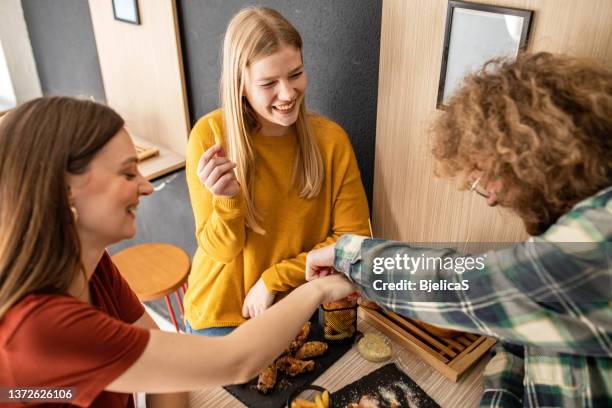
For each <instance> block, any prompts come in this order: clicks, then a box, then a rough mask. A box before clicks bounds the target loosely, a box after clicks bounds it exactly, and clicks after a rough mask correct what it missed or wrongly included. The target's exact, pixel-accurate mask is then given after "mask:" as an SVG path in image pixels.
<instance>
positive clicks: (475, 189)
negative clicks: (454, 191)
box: [470, 176, 490, 198]
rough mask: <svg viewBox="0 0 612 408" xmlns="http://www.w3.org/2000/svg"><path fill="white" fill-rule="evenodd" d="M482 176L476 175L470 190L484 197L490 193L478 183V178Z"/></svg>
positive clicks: (487, 196)
mask: <svg viewBox="0 0 612 408" xmlns="http://www.w3.org/2000/svg"><path fill="white" fill-rule="evenodd" d="M481 178H482V176H480V177H478V178H477V179H476V181H474V182H473V183H472V184H471V185H470V191H473V192H474V193H476V194H478V195H479V196H481V197H484V198H489V196H490V194H489V192H488V191H487V190H485V189H484V187H482V186H481V185H480V179H481Z"/></svg>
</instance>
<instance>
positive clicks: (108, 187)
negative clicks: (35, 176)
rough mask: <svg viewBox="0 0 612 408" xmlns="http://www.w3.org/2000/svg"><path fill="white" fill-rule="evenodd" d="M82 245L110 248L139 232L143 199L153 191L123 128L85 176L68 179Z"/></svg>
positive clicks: (71, 175) (104, 148)
mask: <svg viewBox="0 0 612 408" xmlns="http://www.w3.org/2000/svg"><path fill="white" fill-rule="evenodd" d="M67 182H68V185H69V186H70V202H71V205H73V206H74V207H75V208H76V210H77V213H78V219H77V222H76V227H77V231H78V233H79V237H80V238H81V241H82V242H87V243H91V244H94V245H101V246H103V247H106V246H108V245H111V244H113V243H116V242H119V241H121V240H123V239H128V238H132V237H133V236H134V234H135V233H136V225H135V218H136V217H135V215H136V208H137V206H138V203H139V198H140V196H142V195H149V194H151V193H152V192H153V187H152V186H151V184H150V183H149V182H148V181H147V180H146V179H145V178H144V177H143V176H142V175H141V174H140V173H139V171H138V167H137V164H136V151H135V149H134V144H133V143H132V139H131V138H130V136H129V135H128V133H127V132H126V131H125V129H121V130H120V131H119V132H117V134H116V135H115V136H113V137H112V138H111V139H110V141H109V142H108V143H107V144H106V145H104V147H103V148H102V149H101V150H100V151H99V152H98V153H97V154H96V155H95V156H94V158H93V160H92V161H91V163H90V164H89V166H88V168H87V170H86V171H85V172H84V173H83V174H78V175H73V174H69V175H68V176H67Z"/></svg>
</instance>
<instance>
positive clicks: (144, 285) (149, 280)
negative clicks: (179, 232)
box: [112, 243, 190, 332]
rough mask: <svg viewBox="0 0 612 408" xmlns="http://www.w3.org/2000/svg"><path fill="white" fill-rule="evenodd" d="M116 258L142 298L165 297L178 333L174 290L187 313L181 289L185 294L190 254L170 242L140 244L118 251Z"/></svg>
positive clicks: (182, 310)
mask: <svg viewBox="0 0 612 408" xmlns="http://www.w3.org/2000/svg"><path fill="white" fill-rule="evenodd" d="M112 259H113V262H114V263H115V265H117V268H118V269H119V272H120V273H121V275H122V276H123V278H124V279H125V280H126V281H127V282H128V283H129V285H130V287H131V288H132V290H133V291H134V292H135V293H136V295H137V296H138V299H140V300H141V301H147V300H157V299H160V298H161V297H165V299H166V306H167V307H168V313H170V318H171V319H172V323H174V327H175V328H176V331H177V332H178V331H179V325H178V323H177V321H176V316H175V315H174V310H173V309H172V303H170V294H171V293H173V292H174V295H175V296H176V300H177V301H178V304H179V308H180V309H181V315H183V314H184V313H185V311H184V309H183V302H182V301H181V298H180V296H179V293H178V290H179V289H180V290H181V292H182V294H183V296H184V295H185V290H186V289H187V276H188V275H189V268H190V261H189V256H188V255H187V253H186V252H185V251H183V250H182V249H181V248H179V247H177V246H175V245H170V244H162V243H157V244H140V245H135V246H133V247H130V248H126V249H124V250H122V251H120V252H118V253H116V254H115V255H114V256H113V257H112Z"/></svg>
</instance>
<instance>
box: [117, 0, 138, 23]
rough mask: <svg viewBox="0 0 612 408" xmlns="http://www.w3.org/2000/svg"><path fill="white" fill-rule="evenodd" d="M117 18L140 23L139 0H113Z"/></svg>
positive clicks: (126, 21)
mask: <svg viewBox="0 0 612 408" xmlns="http://www.w3.org/2000/svg"><path fill="white" fill-rule="evenodd" d="M112 2H113V15H114V16H115V20H119V21H123V22H125V23H130V24H135V25H140V12H139V10H138V0H112Z"/></svg>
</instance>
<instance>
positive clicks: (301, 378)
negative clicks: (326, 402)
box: [223, 313, 353, 408]
mask: <svg viewBox="0 0 612 408" xmlns="http://www.w3.org/2000/svg"><path fill="white" fill-rule="evenodd" d="M310 321H311V323H312V326H311V332H310V335H309V336H308V340H307V341H314V340H318V341H325V342H326V343H327V344H328V346H329V347H328V348H327V351H326V352H325V354H323V355H322V356H319V357H315V358H314V359H313V360H314V362H315V369H314V371H312V372H311V373H306V374H300V375H298V376H295V377H289V376H287V375H285V374H284V373H280V372H279V374H278V378H277V381H276V387H274V389H272V391H270V392H269V393H268V394H266V395H263V394H261V393H260V392H259V391H257V377H256V378H254V379H252V380H251V381H249V382H248V383H246V384H239V385H227V386H225V387H223V388H225V390H226V391H227V392H229V393H230V394H232V395H233V396H234V397H236V398H237V399H238V400H239V401H240V402H242V403H243V404H244V405H246V406H247V407H249V408H284V407H285V405H286V403H287V397H288V396H289V395H290V394H291V393H292V392H293V391H295V390H297V389H298V388H300V387H302V386H304V385H306V384H310V383H312V382H313V381H314V380H316V379H317V378H318V377H319V376H320V375H321V374H323V372H324V371H325V370H327V369H328V368H329V367H331V366H332V365H333V364H334V363H335V362H336V361H337V360H338V359H340V357H342V356H343V355H344V353H346V352H347V351H348V350H350V349H351V347H352V346H353V341H352V340H350V341H347V342H330V341H327V340H325V338H324V337H323V327H322V326H321V324H319V320H318V313H315V314H314V315H313V316H312V317H311V318H310Z"/></svg>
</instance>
